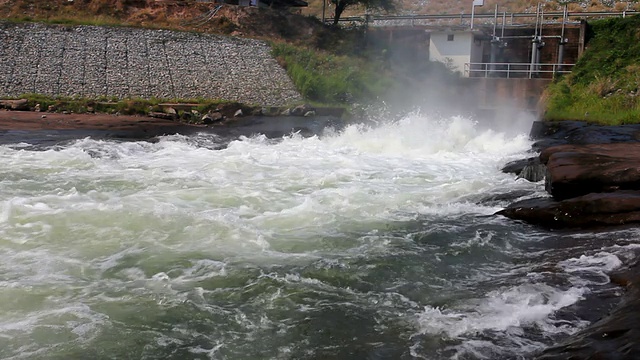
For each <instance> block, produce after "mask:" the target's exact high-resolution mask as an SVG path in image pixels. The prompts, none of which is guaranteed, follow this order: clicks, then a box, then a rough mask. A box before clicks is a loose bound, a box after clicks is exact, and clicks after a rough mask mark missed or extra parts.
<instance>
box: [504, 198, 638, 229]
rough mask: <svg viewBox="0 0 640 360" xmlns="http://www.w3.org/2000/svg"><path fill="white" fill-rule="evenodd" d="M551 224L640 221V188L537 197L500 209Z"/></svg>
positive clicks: (578, 225) (574, 225) (576, 225)
mask: <svg viewBox="0 0 640 360" xmlns="http://www.w3.org/2000/svg"><path fill="white" fill-rule="evenodd" d="M498 214H499V215H504V216H506V217H508V218H511V219H517V220H522V221H525V222H528V223H530V224H536V225H541V226H544V227H547V228H594V227H602V226H608V225H626V224H632V223H639V222H640V191H616V192H610V193H592V194H588V195H584V196H579V197H575V198H571V199H567V200H563V201H556V200H553V199H552V198H535V199H528V200H523V201H519V202H516V203H513V204H511V205H509V206H508V207H507V208H505V209H504V210H501V211H499V212H498Z"/></svg>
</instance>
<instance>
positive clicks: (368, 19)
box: [325, 10, 640, 26]
mask: <svg viewBox="0 0 640 360" xmlns="http://www.w3.org/2000/svg"><path fill="white" fill-rule="evenodd" d="M501 14H502V13H501ZM637 14H640V11H635V10H626V11H570V12H568V13H567V16H568V17H569V18H578V19H583V18H604V17H622V18H624V17H627V16H633V15H637ZM505 15H506V17H507V18H509V19H510V20H511V24H512V25H513V23H514V19H515V18H534V17H536V13H535V12H532V13H505ZM494 17H495V14H494V13H481V14H474V18H476V19H494ZM544 17H545V19H550V20H551V22H558V20H557V19H558V18H560V19H561V18H562V17H563V13H562V12H549V13H545V14H544ZM447 19H448V20H452V19H459V20H460V21H463V20H464V19H471V14H466V13H460V14H409V15H373V14H370V15H360V16H345V17H341V18H340V20H339V21H340V22H362V23H369V24H370V25H374V26H375V22H392V21H402V20H404V21H406V20H410V21H411V22H414V21H416V20H418V21H419V20H447ZM325 21H333V19H329V18H327V19H326V20H325Z"/></svg>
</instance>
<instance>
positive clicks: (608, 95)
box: [545, 16, 640, 124]
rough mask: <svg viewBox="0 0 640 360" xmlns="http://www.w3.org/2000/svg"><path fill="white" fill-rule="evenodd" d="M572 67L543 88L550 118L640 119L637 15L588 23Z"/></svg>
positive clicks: (639, 29) (612, 121)
mask: <svg viewBox="0 0 640 360" xmlns="http://www.w3.org/2000/svg"><path fill="white" fill-rule="evenodd" d="M590 34H591V39H590V41H589V42H588V44H587V45H588V46H587V50H586V51H585V53H584V54H583V56H582V57H581V58H580V60H579V61H578V63H577V64H576V66H575V67H574V70H573V72H572V73H571V74H570V75H569V76H566V77H564V78H562V79H560V80H559V81H558V82H556V83H555V84H553V85H551V86H550V87H549V88H548V89H547V93H546V97H547V106H548V109H547V113H546V115H545V117H546V118H547V119H549V120H560V119H572V120H588V121H597V122H603V123H608V124H619V123H622V124H624V123H637V122H639V121H640V16H632V17H627V18H626V19H608V20H600V21H596V22H593V23H591V24H590Z"/></svg>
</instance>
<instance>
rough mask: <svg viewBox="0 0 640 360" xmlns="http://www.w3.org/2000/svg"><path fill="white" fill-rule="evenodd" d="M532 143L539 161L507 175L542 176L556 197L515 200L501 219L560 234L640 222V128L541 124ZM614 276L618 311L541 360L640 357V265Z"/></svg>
mask: <svg viewBox="0 0 640 360" xmlns="http://www.w3.org/2000/svg"><path fill="white" fill-rule="evenodd" d="M531 137H532V138H533V139H536V140H537V141H536V142H535V143H534V145H533V150H534V151H539V152H540V155H539V156H537V157H532V158H529V159H525V160H522V161H519V162H515V163H511V164H508V165H507V166H506V167H505V169H504V171H507V172H514V173H518V174H519V175H520V176H522V177H525V178H529V179H530V180H533V181H540V180H542V178H541V177H540V176H539V174H544V180H545V188H546V190H547V192H548V193H549V194H550V195H551V196H550V197H545V198H535V199H527V200H523V201H519V202H516V203H514V204H511V205H509V206H508V207H507V208H505V209H504V210H502V211H500V212H498V214H499V215H503V216H506V217H509V218H512V219H515V220H521V221H525V222H528V223H531V224H536V225H539V226H543V227H546V228H554V229H589V228H602V227H604V226H629V225H633V224H636V223H640V155H639V154H640V125H622V126H598V125H590V124H587V123H583V122H572V121H566V122H553V123H545V122H536V123H535V124H534V126H533V128H532V133H531ZM610 277H611V280H612V281H613V282H614V283H617V284H620V285H621V286H624V287H625V288H626V290H627V291H626V294H625V296H624V297H623V299H622V302H621V303H620V304H619V306H618V307H616V308H615V309H614V310H613V311H612V312H611V313H610V314H607V315H606V316H604V317H603V318H602V319H601V320H599V321H597V322H595V323H593V324H591V325H590V326H588V327H587V328H585V329H584V330H582V331H580V332H579V333H577V334H575V335H574V336H572V337H570V338H569V339H567V340H566V341H564V342H562V343H560V344H558V345H556V346H554V347H551V348H549V349H547V350H545V351H544V352H543V353H542V354H540V355H539V357H538V358H537V359H539V360H566V359H575V360H578V359H619V360H620V359H625V360H626V359H629V360H631V359H638V358H640V321H639V320H640V312H639V311H638V307H639V306H640V267H639V265H638V264H627V267H626V268H625V269H624V270H622V271H620V272H617V273H615V274H611V275H610Z"/></svg>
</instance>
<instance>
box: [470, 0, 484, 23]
mask: <svg viewBox="0 0 640 360" xmlns="http://www.w3.org/2000/svg"><path fill="white" fill-rule="evenodd" d="M482 5H484V0H473V5H471V30H473V17H474V15H475V13H476V6H482Z"/></svg>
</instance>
